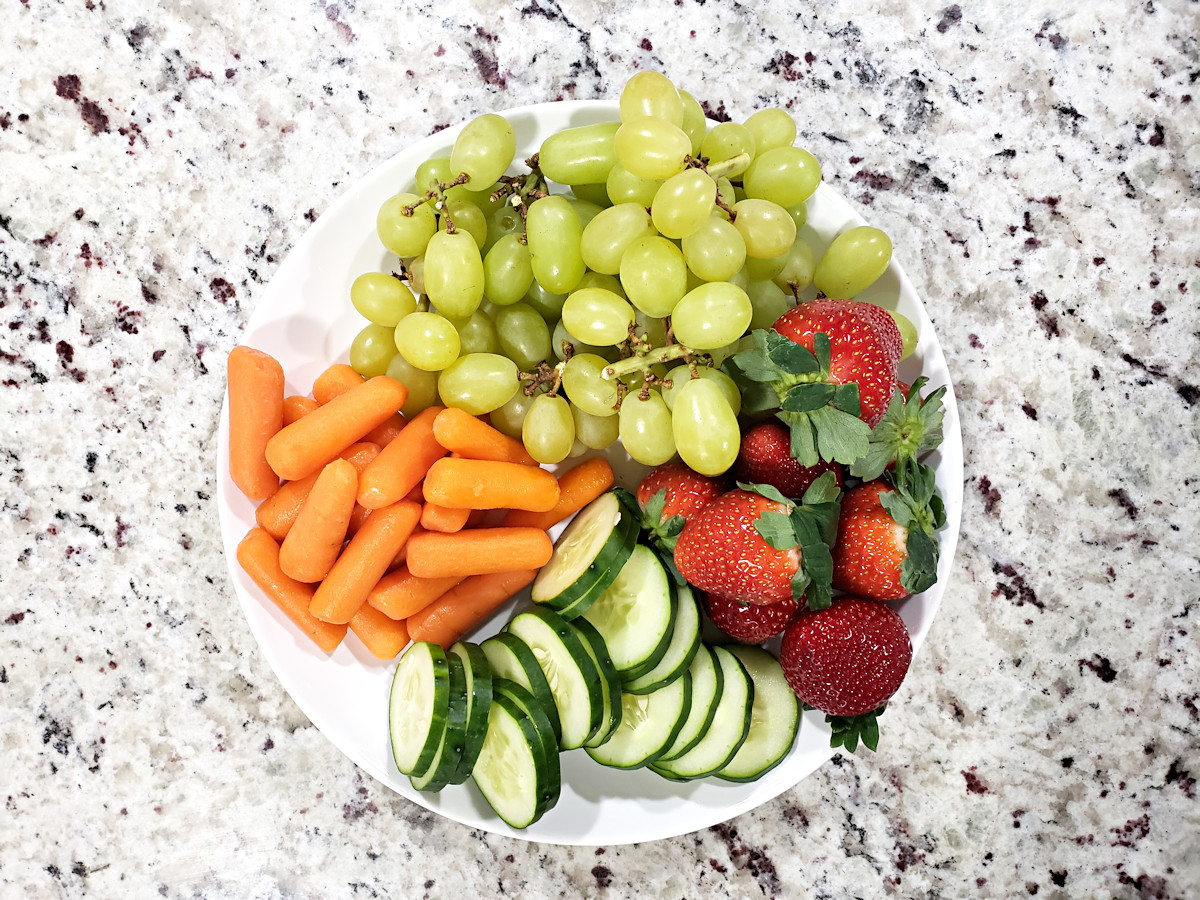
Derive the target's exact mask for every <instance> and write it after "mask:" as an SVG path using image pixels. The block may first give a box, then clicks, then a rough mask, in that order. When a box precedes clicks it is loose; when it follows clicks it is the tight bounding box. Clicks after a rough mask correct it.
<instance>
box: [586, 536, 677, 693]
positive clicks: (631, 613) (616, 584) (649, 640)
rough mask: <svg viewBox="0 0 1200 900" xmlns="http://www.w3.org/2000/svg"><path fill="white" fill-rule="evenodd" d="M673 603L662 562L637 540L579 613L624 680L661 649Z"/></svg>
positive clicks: (667, 639) (642, 670)
mask: <svg viewBox="0 0 1200 900" xmlns="http://www.w3.org/2000/svg"><path fill="white" fill-rule="evenodd" d="M677 605H678V604H677V603H676V599H675V586H674V584H673V583H672V581H671V578H670V576H669V575H668V574H667V569H666V566H664V565H663V563H662V560H661V559H659V557H658V554H657V553H655V552H654V551H653V550H651V549H650V548H649V547H647V546H646V545H645V544H638V545H637V546H636V547H634V548H633V553H631V554H630V556H629V561H628V562H626V563H625V565H624V566H622V567H621V571H620V572H619V573H618V574H617V577H616V580H615V581H613V583H612V584H610V585H609V586H608V589H607V590H605V592H604V593H603V594H602V595H601V596H600V597H599V598H598V599H597V600H596V601H595V602H594V603H593V604H592V605H591V606H590V607H589V608H588V610H587V611H586V612H585V613H584V614H583V617H584V618H585V619H587V620H588V621H589V622H591V623H592V624H593V625H595V626H596V630H597V631H599V632H600V636H601V637H603V638H604V643H605V644H607V645H608V651H609V653H611V654H612V658H613V662H614V663H615V664H616V667H617V671H618V672H619V673H620V674H621V680H622V681H623V682H628V681H633V680H635V679H637V678H641V677H642V676H643V675H645V674H646V673H647V672H649V671H651V670H652V669H653V668H654V667H655V666H656V665H658V663H659V661H660V660H661V659H662V658H663V656H665V655H666V652H667V648H668V647H669V646H670V644H671V636H672V632H673V631H674V627H675V610H676V608H677Z"/></svg>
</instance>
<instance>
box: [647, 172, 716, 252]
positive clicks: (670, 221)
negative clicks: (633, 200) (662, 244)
mask: <svg viewBox="0 0 1200 900" xmlns="http://www.w3.org/2000/svg"><path fill="white" fill-rule="evenodd" d="M716 199H717V183H716V182H715V181H713V179H712V176H711V175H709V174H708V173H707V172H704V171H702V170H700V169H684V170H683V171H682V172H680V173H679V174H678V175H672V176H671V177H670V178H668V179H667V180H666V181H664V182H663V184H662V187H660V188H659V189H658V193H657V194H655V195H654V203H653V206H652V207H651V213H652V219H653V222H654V227H655V228H657V229H658V231H659V233H660V234H662V235H663V236H664V237H669V238H673V239H675V240H679V239H680V238H685V237H687V236H688V235H689V234H691V233H692V232H693V231H695V230H696V229H697V228H699V227H700V226H701V225H703V224H704V223H705V222H706V221H707V220H708V217H709V216H710V215H712V211H713V206H714V204H715V202H716Z"/></svg>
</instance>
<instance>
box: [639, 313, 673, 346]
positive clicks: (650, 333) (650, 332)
mask: <svg viewBox="0 0 1200 900" xmlns="http://www.w3.org/2000/svg"><path fill="white" fill-rule="evenodd" d="M633 330H634V332H636V333H637V334H638V335H639V336H640V337H641V339H642V340H644V341H646V342H647V343H648V344H649V345H650V346H651V347H665V346H666V345H667V322H666V319H665V318H664V317H662V316H652V315H650V314H649V313H648V312H644V311H643V310H640V309H635V310H634V311H633Z"/></svg>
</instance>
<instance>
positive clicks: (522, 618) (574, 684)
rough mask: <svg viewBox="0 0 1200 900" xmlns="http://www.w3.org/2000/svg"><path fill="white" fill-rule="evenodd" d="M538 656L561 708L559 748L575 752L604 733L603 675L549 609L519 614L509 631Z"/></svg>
mask: <svg viewBox="0 0 1200 900" xmlns="http://www.w3.org/2000/svg"><path fill="white" fill-rule="evenodd" d="M505 630H507V631H508V632H509V633H510V634H513V635H516V636H517V637H519V638H520V639H521V640H522V641H524V642H525V644H526V645H527V646H528V647H529V649H530V650H532V651H533V655H534V657H535V658H536V659H537V661H538V665H539V666H540V667H541V669H542V671H543V672H544V673H545V674H546V681H547V682H548V683H549V685H550V694H551V696H553V698H554V704H555V706H557V707H558V720H559V726H560V737H559V747H561V748H562V749H563V750H574V749H576V748H577V747H582V746H583V743H584V741H586V740H587V739H588V738H590V737H591V736H592V735H594V734H595V733H596V732H597V731H598V730H599V728H600V723H601V722H602V721H603V719H604V716H605V709H604V689H603V686H602V684H601V680H602V679H601V676H600V670H599V669H598V668H597V667H596V663H595V662H593V661H592V655H591V653H589V652H588V650H587V648H586V647H585V646H584V640H583V638H582V637H581V636H580V634H579V631H578V630H577V629H576V628H574V627H573V626H572V625H571V623H570V622H567V621H566V620H565V619H563V617H562V616H560V615H559V614H558V613H556V612H554V611H553V610H552V609H548V608H547V607H544V606H534V608H533V609H530V610H527V611H526V612H523V613H518V614H517V615H516V616H514V617H513V619H512V621H510V622H509V623H508V625H506V626H505Z"/></svg>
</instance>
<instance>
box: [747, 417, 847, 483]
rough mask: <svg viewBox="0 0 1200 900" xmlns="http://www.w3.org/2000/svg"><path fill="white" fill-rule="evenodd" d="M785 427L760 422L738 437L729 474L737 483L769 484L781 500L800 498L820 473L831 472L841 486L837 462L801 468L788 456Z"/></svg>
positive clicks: (822, 461)
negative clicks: (777, 489) (735, 456)
mask: <svg viewBox="0 0 1200 900" xmlns="http://www.w3.org/2000/svg"><path fill="white" fill-rule="evenodd" d="M790 447H791V444H790V438H789V436H788V430H787V427H786V426H785V425H784V424H783V423H782V422H779V421H777V420H774V419H772V420H769V421H766V422H760V423H758V424H757V425H754V426H752V427H751V428H749V429H748V430H747V431H746V432H745V433H744V434H743V435H742V444H741V447H740V448H739V449H738V457H737V460H736V461H735V462H734V464H733V475H734V477H735V478H736V479H737V480H738V481H739V482H749V483H751V484H770V485H774V486H775V487H777V488H779V491H780V493H782V494H783V495H784V496H785V497H801V496H803V495H804V492H805V491H806V490H808V486H809V485H810V484H812V483H813V482H814V481H816V479H817V476H819V475H821V474H822V473H824V472H833V473H834V476H835V478H836V479H837V485H838V487H839V488H840V487H841V486H842V467H841V465H840V464H838V463H832V462H826V461H825V460H821V461H819V462H818V463H817V464H816V465H815V466H805V465H802V464H801V463H800V462H799V461H798V460H796V459H794V458H793V457H792V454H791V449H790Z"/></svg>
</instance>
